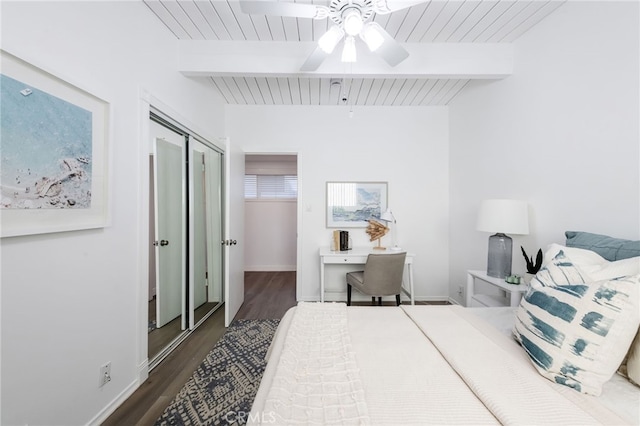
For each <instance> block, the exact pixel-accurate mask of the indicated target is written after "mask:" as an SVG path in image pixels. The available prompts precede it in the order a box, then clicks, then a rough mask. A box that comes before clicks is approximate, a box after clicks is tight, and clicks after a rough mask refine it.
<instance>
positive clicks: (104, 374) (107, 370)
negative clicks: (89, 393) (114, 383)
mask: <svg viewBox="0 0 640 426" xmlns="http://www.w3.org/2000/svg"><path fill="white" fill-rule="evenodd" d="M110 381H111V362H107V363H106V364H104V365H103V366H102V367H100V382H99V383H98V387H100V388H101V387H103V386H104V385H106V384H107V383H109V382H110Z"/></svg>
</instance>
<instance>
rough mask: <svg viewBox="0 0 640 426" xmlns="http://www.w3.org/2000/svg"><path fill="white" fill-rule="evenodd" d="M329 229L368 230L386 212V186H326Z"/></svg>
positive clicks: (345, 183)
mask: <svg viewBox="0 0 640 426" xmlns="http://www.w3.org/2000/svg"><path fill="white" fill-rule="evenodd" d="M326 201H327V228H366V226H367V224H368V222H367V221H368V220H369V219H378V218H380V215H381V214H382V213H383V212H384V211H385V210H386V209H387V182H327V196H326Z"/></svg>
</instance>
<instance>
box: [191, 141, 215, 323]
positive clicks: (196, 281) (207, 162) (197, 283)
mask: <svg viewBox="0 0 640 426" xmlns="http://www.w3.org/2000/svg"><path fill="white" fill-rule="evenodd" d="M189 146H190V150H191V160H190V162H189V163H190V165H191V174H190V176H191V185H190V188H191V189H192V192H190V194H191V197H190V199H191V203H190V207H191V212H192V216H191V223H192V227H191V230H192V232H193V234H192V239H191V240H192V241H193V247H192V250H191V252H192V253H193V256H191V259H192V261H193V272H192V274H191V276H192V277H193V280H192V286H193V291H192V294H193V300H192V301H191V302H192V303H191V306H192V308H191V309H192V310H193V316H192V318H193V324H197V323H198V322H199V321H200V320H201V319H202V318H203V317H204V316H205V315H206V314H207V313H209V312H210V311H211V310H212V309H214V308H216V307H217V306H218V305H219V304H221V303H222V298H221V293H222V255H223V252H222V246H221V244H220V241H221V231H222V216H221V211H222V206H221V203H222V198H221V186H220V185H221V182H222V169H221V167H220V161H221V157H222V154H221V153H220V152H218V151H216V150H214V149H213V148H211V147H209V146H207V145H205V144H203V143H201V142H199V141H198V140H196V139H195V138H189Z"/></svg>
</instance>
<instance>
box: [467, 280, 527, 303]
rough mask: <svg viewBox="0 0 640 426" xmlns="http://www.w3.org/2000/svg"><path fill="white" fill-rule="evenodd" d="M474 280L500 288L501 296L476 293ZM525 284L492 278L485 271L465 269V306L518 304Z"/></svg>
mask: <svg viewBox="0 0 640 426" xmlns="http://www.w3.org/2000/svg"><path fill="white" fill-rule="evenodd" d="M476 281H482V282H484V283H487V284H490V285H491V286H493V287H496V288H498V289H499V290H500V293H501V296H493V295H488V294H482V293H476V292H475V286H476ZM527 288H528V286H527V284H517V285H516V284H509V283H507V282H506V281H505V280H504V278H494V277H490V276H489V275H487V272H486V271H467V292H466V294H465V296H466V306H467V307H478V306H512V307H516V306H518V305H519V304H520V299H522V294H523V293H525V292H526V291H527Z"/></svg>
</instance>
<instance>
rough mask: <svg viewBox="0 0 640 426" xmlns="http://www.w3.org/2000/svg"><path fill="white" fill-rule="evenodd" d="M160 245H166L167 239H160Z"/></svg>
mask: <svg viewBox="0 0 640 426" xmlns="http://www.w3.org/2000/svg"><path fill="white" fill-rule="evenodd" d="M160 245H161V246H168V245H169V241H167V240H160Z"/></svg>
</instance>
